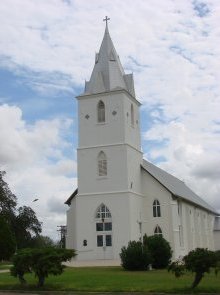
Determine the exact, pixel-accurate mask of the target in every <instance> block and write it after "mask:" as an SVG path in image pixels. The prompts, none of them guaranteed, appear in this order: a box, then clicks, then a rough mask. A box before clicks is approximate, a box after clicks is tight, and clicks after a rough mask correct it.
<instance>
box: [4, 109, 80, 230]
mask: <svg viewBox="0 0 220 295" xmlns="http://www.w3.org/2000/svg"><path fill="white" fill-rule="evenodd" d="M71 123H72V122H71V120H70V119H66V120H61V119H54V120H44V121H43V120H41V121H37V122H35V124H32V125H30V124H27V122H25V121H24V120H23V119H22V111H21V110H20V109H19V108H18V107H15V106H8V105H2V106H0V130H1V132H0V142H1V145H0V163H1V167H0V169H1V170H6V171H7V182H8V183H9V185H10V187H11V189H12V190H13V191H14V192H15V194H16V196H17V197H18V202H19V204H20V205H28V206H31V207H32V208H33V209H34V210H36V212H37V214H38V217H39V219H40V220H41V221H43V223H44V231H45V233H47V234H48V233H49V234H51V233H52V232H53V233H54V232H55V231H56V223H57V222H59V223H60V222H61V220H62V223H63V224H65V222H66V221H65V215H64V212H65V206H64V202H65V200H66V199H67V198H68V197H69V195H70V194H71V193H72V191H73V190H74V189H75V187H76V162H74V159H73V158H72V159H68V158H66V156H65V148H70V149H72V145H70V143H69V142H67V141H65V140H64V136H63V135H64V134H65V132H66V131H67V130H68V129H69V128H70V127H72V125H71ZM65 130H66V131H65ZM36 197H37V198H38V199H39V200H38V201H37V202H36V203H32V201H33V200H34V199H35V198H36ZM53 199H54V200H59V203H60V206H61V207H62V208H63V210H62V212H58V213H56V214H55V213H54V212H52V211H51V210H50V202H53ZM49 201H50V202H49ZM48 202H49V203H48ZM51 207H52V208H53V204H52V205H51ZM52 216H53V218H51V217H52ZM61 217H62V218H61ZM57 225H58V224H57Z"/></svg>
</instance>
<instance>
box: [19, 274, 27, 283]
mask: <svg viewBox="0 0 220 295" xmlns="http://www.w3.org/2000/svg"><path fill="white" fill-rule="evenodd" d="M23 275H24V274H19V275H18V279H19V281H20V283H21V284H22V285H25V284H26V281H25V279H24V277H23Z"/></svg>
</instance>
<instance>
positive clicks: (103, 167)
mask: <svg viewBox="0 0 220 295" xmlns="http://www.w3.org/2000/svg"><path fill="white" fill-rule="evenodd" d="M97 165H98V176H99V177H102V176H107V173H108V166H107V165H108V162H107V156H106V154H105V153H104V152H103V151H100V152H99V154H98V159H97Z"/></svg>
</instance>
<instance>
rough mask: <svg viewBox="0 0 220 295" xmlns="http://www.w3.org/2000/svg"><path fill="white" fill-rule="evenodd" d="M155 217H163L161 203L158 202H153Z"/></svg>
mask: <svg viewBox="0 0 220 295" xmlns="http://www.w3.org/2000/svg"><path fill="white" fill-rule="evenodd" d="M153 217H161V212H160V202H159V201H158V200H154V202H153Z"/></svg>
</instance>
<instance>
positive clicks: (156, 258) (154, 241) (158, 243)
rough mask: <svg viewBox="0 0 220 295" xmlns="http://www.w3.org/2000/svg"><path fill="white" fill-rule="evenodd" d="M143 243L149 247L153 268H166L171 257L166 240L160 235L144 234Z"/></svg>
mask: <svg viewBox="0 0 220 295" xmlns="http://www.w3.org/2000/svg"><path fill="white" fill-rule="evenodd" d="M144 244H145V245H146V246H147V247H148V249H149V252H150V255H151V258H152V267H153V268H156V269H160V268H166V267H167V266H168V265H169V263H170V260H171V257H172V250H171V247H170V244H169V243H168V242H167V240H165V239H164V238H163V237H162V236H160V235H154V236H150V237H147V236H146V235H145V236H144Z"/></svg>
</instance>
